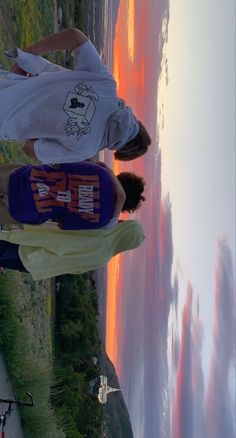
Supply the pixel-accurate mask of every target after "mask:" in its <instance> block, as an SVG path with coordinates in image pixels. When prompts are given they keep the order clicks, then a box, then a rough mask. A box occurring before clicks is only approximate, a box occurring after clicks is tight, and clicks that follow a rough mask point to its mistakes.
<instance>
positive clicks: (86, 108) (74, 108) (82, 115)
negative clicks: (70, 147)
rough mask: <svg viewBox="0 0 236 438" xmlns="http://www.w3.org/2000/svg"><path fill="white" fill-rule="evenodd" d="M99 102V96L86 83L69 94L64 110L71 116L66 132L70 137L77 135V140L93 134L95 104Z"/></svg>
mask: <svg viewBox="0 0 236 438" xmlns="http://www.w3.org/2000/svg"><path fill="white" fill-rule="evenodd" d="M98 100H99V97H98V94H97V93H96V92H95V91H94V90H93V88H92V87H90V86H87V85H86V84H85V82H79V83H78V84H77V85H76V86H75V88H74V92H70V93H68V95H67V97H66V100H65V103H64V106H63V110H64V111H65V113H66V114H67V115H68V116H69V119H68V120H67V123H66V126H65V130H66V133H67V135H68V136H70V135H76V136H77V140H79V138H80V137H81V136H82V135H84V134H89V133H90V132H91V126H90V124H91V121H92V119H93V116H94V114H95V111H96V105H95V102H96V101H98Z"/></svg>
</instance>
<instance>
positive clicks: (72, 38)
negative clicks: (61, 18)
mask: <svg viewBox="0 0 236 438" xmlns="http://www.w3.org/2000/svg"><path fill="white" fill-rule="evenodd" d="M87 40H88V38H87V37H86V35H84V33H83V32H81V31H80V30H79V29H76V28H74V27H73V28H71V29H65V30H62V31H61V32H58V33H53V34H51V35H48V36H47V37H45V38H43V39H42V40H40V41H38V42H37V43H35V44H32V45H31V46H28V47H27V48H26V49H25V52H28V53H31V54H33V55H42V54H43V53H45V52H55V51H58V50H70V51H72V50H74V49H75V48H76V47H80V46H81V45H82V44H84V43H85V42H86V41H87Z"/></svg>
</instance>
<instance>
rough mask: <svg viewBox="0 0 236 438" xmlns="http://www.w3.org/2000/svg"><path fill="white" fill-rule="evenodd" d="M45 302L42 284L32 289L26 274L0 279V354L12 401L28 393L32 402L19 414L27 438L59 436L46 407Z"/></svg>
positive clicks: (48, 368) (48, 382) (49, 379)
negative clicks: (9, 383) (8, 380)
mask: <svg viewBox="0 0 236 438" xmlns="http://www.w3.org/2000/svg"><path fill="white" fill-rule="evenodd" d="M46 300H47V293H46V290H45V287H44V284H42V282H41V283H40V282H38V283H35V282H34V284H33V285H32V279H31V277H30V276H29V275H27V274H20V273H10V272H6V273H4V274H3V275H1V281H0V346H1V351H2V352H3V355H4V360H5V362H6V364H7V369H8V373H9V376H10V378H11V382H12V385H13V388H14V393H15V397H16V398H19V399H24V398H25V392H26V391H30V392H31V393H32V394H33V397H34V400H35V407H34V408H32V409H27V408H25V409H22V410H21V420H22V427H23V430H24V434H25V437H26V438H27V437H29V438H32V436H34V438H41V437H42V436H43V437H45V438H46V437H53V436H54V437H57V436H58V435H57V422H56V418H55V416H54V413H53V411H52V409H51V408H50V404H49V396H50V387H51V383H52V367H51V345H50V340H49V339H50V338H49V337H48V332H49V331H50V327H49V324H48V318H47V315H46V304H45V302H46ZM32 309H33V312H32ZM36 309H37V313H36V312H35V310H36ZM39 329H40V330H39ZM36 332H37V335H36ZM45 431H47V432H45ZM32 432H33V435H32Z"/></svg>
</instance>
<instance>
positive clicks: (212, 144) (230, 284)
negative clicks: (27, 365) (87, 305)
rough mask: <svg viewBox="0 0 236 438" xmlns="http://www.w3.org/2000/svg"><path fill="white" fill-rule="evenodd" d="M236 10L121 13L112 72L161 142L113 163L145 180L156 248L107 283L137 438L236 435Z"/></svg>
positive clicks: (146, 249) (116, 354)
mask: <svg viewBox="0 0 236 438" xmlns="http://www.w3.org/2000/svg"><path fill="white" fill-rule="evenodd" d="M234 8H235V6H234V2H233V0H229V1H228V2H227V7H225V6H224V4H223V2H222V1H219V0H216V1H214V2H213V0H208V1H207V2H204V1H203V0H199V1H198V2H195V1H193V0H178V1H177V0H170V3H169V5H168V3H167V2H165V1H164V0H158V1H156V0H146V2H143V1H142V0H135V1H134V0H120V6H119V13H118V20H117V25H116V36H115V41H114V65H113V73H114V76H115V78H116V80H117V83H118V92H119V95H120V96H121V97H123V98H125V99H126V101H127V103H128V104H129V105H130V106H132V108H133V110H134V112H135V114H136V116H137V117H138V118H140V119H141V120H142V121H143V122H144V124H145V126H147V128H148V130H149V132H150V135H151V137H152V139H153V142H152V146H151V148H150V151H149V152H148V153H147V154H146V155H145V156H144V157H143V158H140V159H138V160H135V161H134V162H130V163H125V164H120V163H118V164H117V162H116V163H114V169H115V171H117V172H118V171H120V170H134V171H135V172H136V173H139V174H142V175H143V176H144V177H145V179H146V188H145V196H146V201H145V203H144V205H143V206H142V208H141V209H140V210H139V211H138V212H137V213H136V214H135V215H134V216H132V217H135V218H137V219H138V220H140V221H141V223H142V224H143V227H144V230H145V235H146V239H145V242H144V244H143V245H142V246H141V247H140V248H139V249H138V250H135V251H130V252H128V253H127V254H125V255H121V256H118V257H117V258H115V259H113V261H112V262H111V263H110V265H109V271H108V302H107V339H106V348H107V351H108V354H109V356H110V357H111V359H112V360H113V363H114V364H115V366H116V370H117V373H118V375H119V380H120V384H121V387H122V392H123V395H124V397H125V401H126V404H127V407H128V410H129V413H130V417H131V422H132V427H133V432H134V436H135V438H154V437H155V438H156V437H166V438H169V437H173V438H185V437H186V438H187V437H191V438H205V437H207V438H208V437H209V438H213V437H214V438H218V437H219V438H220V437H222V436H227V438H231V437H232V438H233V436H235V434H236V425H235V416H234V415H233V413H234V412H235V408H236V404H235V393H236V389H235V388H236V382H235V368H236V357H235V353H236V351H235V350H236V339H235V332H236V331H235V329H236V327H235V320H236V318H235V317H236V309H235V79H234V76H235V49H234V44H235V24H234ZM124 35H125V38H126V41H127V43H126V44H124ZM107 159H110V158H109V157H107ZM127 218H128V217H127Z"/></svg>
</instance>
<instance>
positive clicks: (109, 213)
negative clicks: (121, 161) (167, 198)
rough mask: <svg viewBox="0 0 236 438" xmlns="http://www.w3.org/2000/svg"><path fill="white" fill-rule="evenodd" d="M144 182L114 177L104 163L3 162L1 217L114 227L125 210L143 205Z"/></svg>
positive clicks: (68, 226) (74, 227)
mask: <svg viewBox="0 0 236 438" xmlns="http://www.w3.org/2000/svg"><path fill="white" fill-rule="evenodd" d="M143 190H144V181H143V178H142V177H139V176H137V175H135V174H134V173H131V172H122V173H120V174H119V175H117V176H115V175H114V173H113V171H112V170H111V169H110V168H109V167H108V166H106V165H105V164H104V163H98V164H95V163H92V162H79V163H70V164H69V163H67V164H61V165H56V166H48V165H40V166H34V165H22V164H5V165H4V164H3V165H1V166H0V222H1V223H3V224H14V223H23V224H42V223H44V222H46V221H48V220H51V221H53V222H57V223H58V226H59V227H60V228H62V229H64V230H83V229H98V228H104V227H111V226H113V225H114V224H116V223H117V222H118V217H119V214H120V213H121V212H125V211H128V212H133V211H134V210H136V209H137V208H139V207H140V205H141V201H143V200H144V199H145V198H144V197H143V196H142V193H143Z"/></svg>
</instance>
